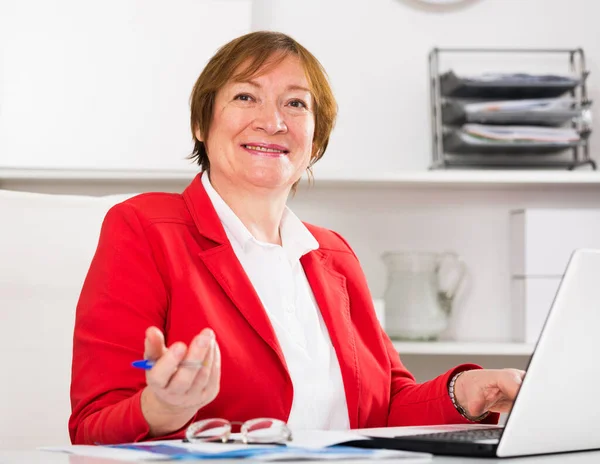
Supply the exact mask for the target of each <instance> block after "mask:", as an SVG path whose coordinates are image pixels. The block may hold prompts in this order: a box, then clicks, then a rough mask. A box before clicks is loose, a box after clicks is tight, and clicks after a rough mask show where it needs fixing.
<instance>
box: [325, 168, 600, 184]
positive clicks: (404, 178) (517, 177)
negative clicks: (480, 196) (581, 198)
mask: <svg viewBox="0 0 600 464" xmlns="http://www.w3.org/2000/svg"><path fill="white" fill-rule="evenodd" d="M315 183H316V184H317V185H318V184H319V183H324V184H330V183H331V184H334V183H335V184H366V185H373V186H378V185H381V186H383V185H389V186H407V187H411V186H414V187H419V186H422V187H428V186H431V187H483V186H485V187H489V188H494V187H505V186H527V185H530V186H541V185H557V184H559V185H561V184H562V185H581V184H584V185H596V186H600V171H566V170H564V171H531V170H530V171H524V170H521V171H515V170H513V171H506V170H446V171H401V172H395V173H394V172H382V173H369V172H365V173H360V174H359V173H355V174H342V173H339V174H334V173H325V172H323V173H319V172H318V171H317V172H316V173H315Z"/></svg>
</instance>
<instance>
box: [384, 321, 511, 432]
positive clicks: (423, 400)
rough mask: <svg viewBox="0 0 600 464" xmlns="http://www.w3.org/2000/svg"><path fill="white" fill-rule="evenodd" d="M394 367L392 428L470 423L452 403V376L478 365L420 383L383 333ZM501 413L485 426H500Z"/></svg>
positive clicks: (489, 418)
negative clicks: (450, 390)
mask: <svg viewBox="0 0 600 464" xmlns="http://www.w3.org/2000/svg"><path fill="white" fill-rule="evenodd" d="M382 332H383V331H382ZM382 335H383V339H384V342H385V345H386V349H387V352H388V356H389V358H390V364H391V390H390V391H391V395H390V409H389V414H388V423H387V425H388V426H390V427H396V426H417V425H437V424H469V423H472V422H470V421H469V420H467V419H466V418H464V417H463V416H462V415H461V414H460V413H459V412H458V411H457V409H456V408H455V407H454V405H453V404H452V400H450V394H449V393H448V384H449V383H450V380H451V379H452V377H453V376H454V375H455V374H457V373H459V372H461V371H466V370H470V369H481V367H480V366H478V365H476V364H461V365H459V366H457V367H455V368H453V369H451V370H449V371H448V372H446V373H444V374H442V375H440V376H438V377H436V378H434V379H432V380H429V381H427V382H424V383H416V382H415V379H414V377H413V375H412V374H411V373H410V372H409V371H408V370H407V369H406V368H405V367H404V366H403V364H402V362H401V361H400V356H399V355H398V352H397V351H396V349H395V348H394V345H393V344H392V342H391V340H390V338H389V337H388V336H387V334H386V333H385V332H383V334H382ZM499 417H500V416H499V414H497V413H492V414H489V415H488V416H487V417H486V418H485V419H484V420H482V421H481V423H484V424H497V423H498V419H499Z"/></svg>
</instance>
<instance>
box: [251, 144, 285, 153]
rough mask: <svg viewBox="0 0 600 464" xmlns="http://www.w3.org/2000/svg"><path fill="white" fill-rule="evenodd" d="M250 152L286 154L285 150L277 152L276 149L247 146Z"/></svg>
mask: <svg viewBox="0 0 600 464" xmlns="http://www.w3.org/2000/svg"><path fill="white" fill-rule="evenodd" d="M245 147H246V148H248V149H249V150H256V151H266V152H269V153H285V152H284V151H283V150H275V149H274V148H265V147H258V146H256V145H245Z"/></svg>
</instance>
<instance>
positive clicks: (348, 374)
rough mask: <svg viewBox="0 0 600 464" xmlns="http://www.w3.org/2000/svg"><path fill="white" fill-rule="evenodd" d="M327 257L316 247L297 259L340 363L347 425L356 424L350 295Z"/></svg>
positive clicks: (355, 365) (356, 388)
mask: <svg viewBox="0 0 600 464" xmlns="http://www.w3.org/2000/svg"><path fill="white" fill-rule="evenodd" d="M330 257H331V255H330V254H329V253H328V252H327V251H321V250H316V251H313V252H311V253H308V254H306V255H304V256H303V257H302V258H301V260H300V261H301V263H302V266H303V267H304V272H305V273H306V277H307V279H308V282H309V284H310V286H311V288H312V291H313V294H314V295H315V300H316V301H317V304H318V305H319V309H320V310H321V315H322V316H323V320H324V321H325V325H326V326H327V330H328V331H329V336H330V338H331V342H332V344H333V347H334V349H335V352H336V355H337V358H338V361H339V363H340V368H341V371H342V379H343V381H344V389H345V392H346V402H347V404H348V416H349V419H350V427H351V428H358V424H359V421H358V399H359V391H360V379H359V375H358V357H357V354H356V342H355V338H354V330H353V328H352V319H351V314H350V299H349V297H348V290H347V288H346V277H344V276H343V275H342V274H340V273H339V272H337V271H336V270H335V269H333V267H332V266H331V265H330Z"/></svg>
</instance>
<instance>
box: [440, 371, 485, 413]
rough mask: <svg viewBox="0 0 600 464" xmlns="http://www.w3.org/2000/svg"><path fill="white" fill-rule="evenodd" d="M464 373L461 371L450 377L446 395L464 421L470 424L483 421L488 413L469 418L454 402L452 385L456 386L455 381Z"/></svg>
mask: <svg viewBox="0 0 600 464" xmlns="http://www.w3.org/2000/svg"><path fill="white" fill-rule="evenodd" d="M464 373H465V371H461V372H459V373H458V374H456V375H455V376H454V377H452V380H450V384H448V393H449V394H450V399H451V400H452V404H453V405H454V407H455V408H456V410H457V411H458V412H459V413H460V415H461V416H463V417H464V418H465V419H467V420H470V421H471V422H479V421H482V420H483V419H485V418H486V417H487V416H488V414H489V413H490V412H489V411H486V412H484V413H483V414H481V415H480V416H477V417H473V416H470V415H469V414H467V411H465V408H463V407H462V406H461V405H460V404H458V401H456V397H455V396H454V385H455V384H456V379H458V378H459V377H460V376H461V374H464Z"/></svg>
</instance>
